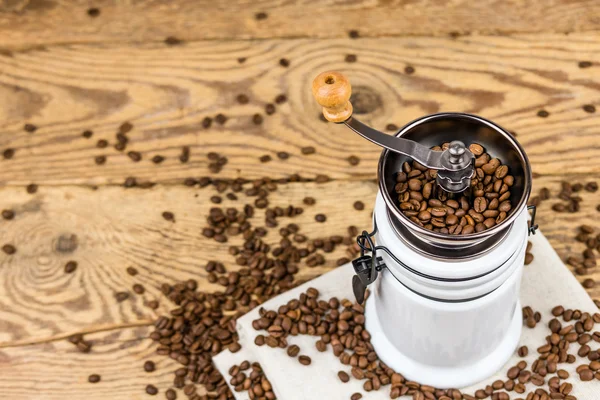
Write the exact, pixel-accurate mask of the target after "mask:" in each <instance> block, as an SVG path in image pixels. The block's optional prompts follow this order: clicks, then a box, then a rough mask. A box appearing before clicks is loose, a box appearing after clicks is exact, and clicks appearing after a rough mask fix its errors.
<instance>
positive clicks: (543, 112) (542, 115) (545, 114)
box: [537, 110, 550, 118]
mask: <svg viewBox="0 0 600 400" xmlns="http://www.w3.org/2000/svg"><path fill="white" fill-rule="evenodd" d="M549 115H550V113H549V112H548V111H546V110H539V111H538V112H537V116H538V117H540V118H547V117H548V116H549Z"/></svg>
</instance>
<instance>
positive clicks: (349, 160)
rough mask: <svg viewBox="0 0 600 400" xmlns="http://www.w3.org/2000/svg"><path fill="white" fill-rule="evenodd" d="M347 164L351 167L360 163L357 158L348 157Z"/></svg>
mask: <svg viewBox="0 0 600 400" xmlns="http://www.w3.org/2000/svg"><path fill="white" fill-rule="evenodd" d="M348 163H349V164H350V165H352V166H356V165H358V164H359V163H360V158H358V157H357V156H350V157H348Z"/></svg>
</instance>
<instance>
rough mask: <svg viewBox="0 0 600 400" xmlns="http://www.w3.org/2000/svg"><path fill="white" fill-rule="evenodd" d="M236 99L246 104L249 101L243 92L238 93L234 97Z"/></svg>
mask: <svg viewBox="0 0 600 400" xmlns="http://www.w3.org/2000/svg"><path fill="white" fill-rule="evenodd" d="M236 100H237V102H238V103H240V104H248V102H250V98H249V97H248V96H247V95H245V94H243V93H242V94H238V95H237V97H236Z"/></svg>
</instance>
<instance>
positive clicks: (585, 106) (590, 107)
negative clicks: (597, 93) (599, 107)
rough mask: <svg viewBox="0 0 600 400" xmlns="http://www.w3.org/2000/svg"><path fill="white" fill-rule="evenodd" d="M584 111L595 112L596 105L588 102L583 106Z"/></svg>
mask: <svg viewBox="0 0 600 400" xmlns="http://www.w3.org/2000/svg"><path fill="white" fill-rule="evenodd" d="M583 111H585V112H587V113H595V112H596V107H594V106H593V105H592V104H586V105H584V106H583Z"/></svg>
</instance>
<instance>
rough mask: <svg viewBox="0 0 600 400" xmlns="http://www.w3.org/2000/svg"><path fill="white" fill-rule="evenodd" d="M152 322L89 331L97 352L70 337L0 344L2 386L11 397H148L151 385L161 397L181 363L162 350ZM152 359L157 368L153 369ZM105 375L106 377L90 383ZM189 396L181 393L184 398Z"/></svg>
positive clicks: (49, 399)
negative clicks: (146, 364) (151, 334)
mask: <svg viewBox="0 0 600 400" xmlns="http://www.w3.org/2000/svg"><path fill="white" fill-rule="evenodd" d="M149 332H150V328H148V327H139V328H127V329H118V330H114V331H110V332H102V333H96V334H91V335H88V336H86V338H87V339H86V340H90V341H91V342H92V343H93V350H92V352H91V353H88V354H83V353H80V352H78V351H77V350H76V349H75V346H73V345H72V344H71V343H69V342H67V341H66V340H59V341H53V342H49V343H41V344H36V345H31V346H21V347H13V348H4V349H0V388H1V391H2V397H3V398H6V399H11V400H31V399H40V400H62V399H65V398H71V399H92V400H105V399H115V400H142V399H148V398H149V396H148V395H147V394H146V393H145V387H146V385H148V384H153V385H155V386H156V387H157V388H158V389H159V391H160V392H159V394H158V396H157V398H161V399H164V398H165V394H164V392H165V390H166V389H168V388H169V387H171V385H172V383H173V371H174V370H175V369H177V366H178V365H177V363H176V362H175V361H173V360H171V359H170V358H168V357H164V356H159V355H157V354H156V345H155V344H153V343H152V341H151V340H150V339H141V338H145V337H147V335H148V334H149ZM147 360H152V361H154V362H155V364H156V371H154V372H152V373H147V372H145V371H144V368H143V365H144V362H145V361H147ZM91 374H99V375H100V376H101V381H100V382H99V383H96V384H92V383H89V382H88V376H89V375H91ZM181 396H183V394H182V393H180V397H181Z"/></svg>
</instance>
